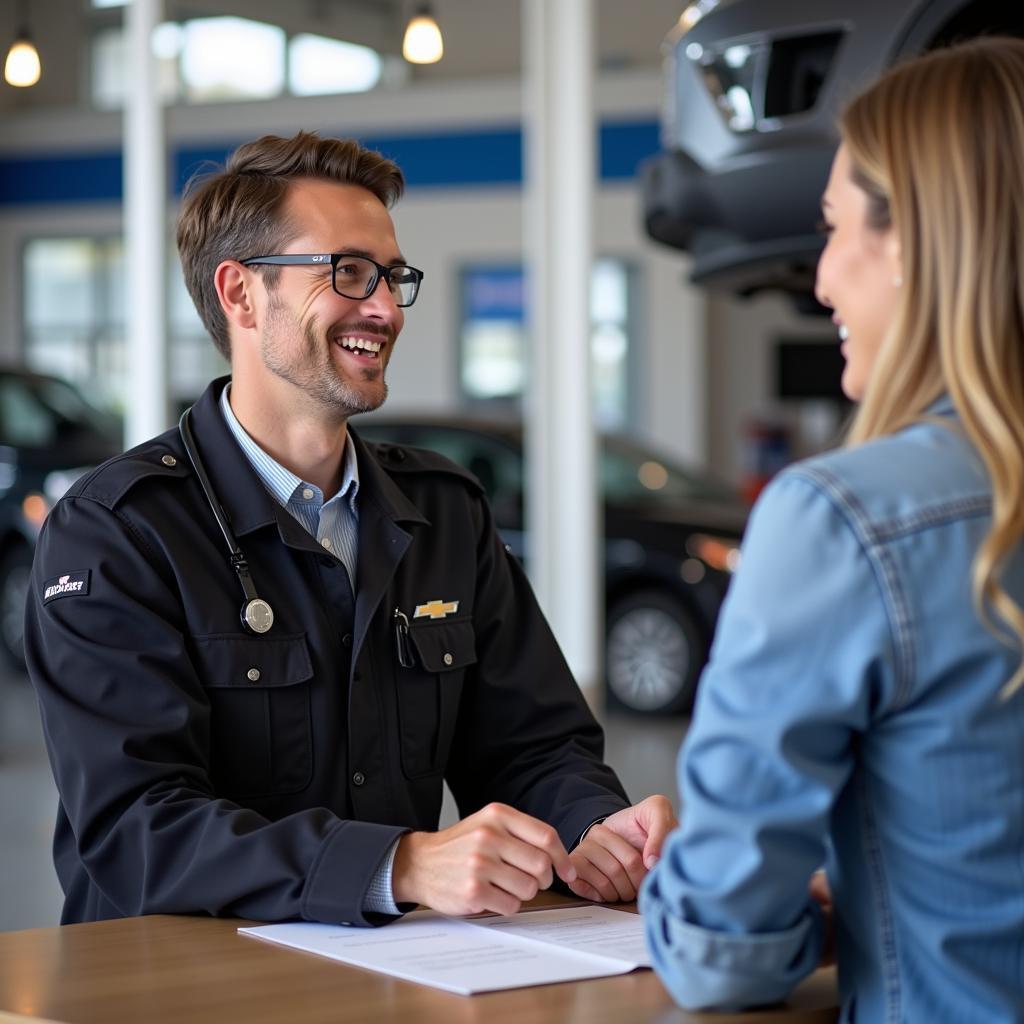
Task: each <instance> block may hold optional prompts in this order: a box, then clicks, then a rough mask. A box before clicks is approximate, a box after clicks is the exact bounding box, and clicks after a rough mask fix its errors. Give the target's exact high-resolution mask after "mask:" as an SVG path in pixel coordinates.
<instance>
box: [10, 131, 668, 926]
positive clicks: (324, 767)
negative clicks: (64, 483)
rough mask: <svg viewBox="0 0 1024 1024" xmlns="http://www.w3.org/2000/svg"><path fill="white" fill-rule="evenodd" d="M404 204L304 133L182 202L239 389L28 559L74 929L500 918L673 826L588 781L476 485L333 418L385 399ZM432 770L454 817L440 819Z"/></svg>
mask: <svg viewBox="0 0 1024 1024" xmlns="http://www.w3.org/2000/svg"><path fill="white" fill-rule="evenodd" d="M402 188H403V179H402V175H401V172H400V171H399V169H398V168H397V167H396V166H395V165H394V164H393V163H391V162H390V161H388V160H385V159H384V158H383V157H381V156H380V155H379V154H376V153H372V152H369V151H367V150H365V149H363V148H361V147H360V146H359V145H358V144H357V143H355V142H353V141H338V140H323V139H320V138H318V137H317V136H315V135H310V134H306V133H300V134H299V135H297V136H295V137H294V138H292V139H281V138H275V137H266V138H263V139H260V140H258V141H256V142H253V143H250V144H247V145H245V146H242V147H241V148H240V149H239V150H238V151H237V152H236V153H235V154H234V155H233V157H232V158H231V159H230V160H229V162H228V165H227V168H226V169H225V171H224V172H223V173H220V174H217V175H215V176H212V177H210V178H208V179H206V180H205V181H203V182H201V183H200V184H199V186H198V187H197V188H194V189H193V190H192V191H191V193H190V194H189V195H188V196H187V197H186V199H185V201H184V206H183V211H182V214H181V218H180V222H179V227H178V247H179V250H180V253H181V260H182V266H183V269H184V273H185V279H186V282H187V284H188V286H189V289H190V292H191V294H192V297H193V299H194V301H195V303H196V307H197V309H198V311H199V314H200V316H201V317H202V319H203V322H204V324H205V326H206V327H207V329H208V330H209V332H210V334H211V336H212V338H213V340H214V344H215V345H216V346H217V347H218V349H219V350H220V351H221V353H222V354H223V355H224V356H225V357H226V358H228V359H229V360H230V364H231V378H230V381H227V380H218V381H214V382H213V383H212V384H211V385H210V387H209V388H208V389H207V391H206V392H205V394H204V395H203V396H202V397H201V398H200V399H199V401H198V402H197V404H196V405H195V407H194V409H193V410H192V412H191V414H190V422H189V424H183V426H182V428H181V430H180V431H179V430H172V431H168V432H167V433H165V434H163V435H161V436H160V437H157V438H155V439H154V440H153V441H150V442H148V443H146V444H143V445H140V446H139V447H137V448H135V449H133V450H132V451H130V452H127V453H126V454H124V455H122V456H120V457H118V458H116V459H114V460H112V461H111V462H108V463H107V464H105V465H104V466H101V467H100V468H99V469H98V470H96V471H95V472H94V473H92V474H91V475H89V476H87V477H85V478H84V479H83V480H81V481H80V482H79V483H78V484H76V485H75V487H73V488H72V489H71V491H70V492H69V493H68V495H67V496H66V497H65V498H64V499H63V500H62V501H61V502H60V503H59V504H58V505H57V506H56V508H54V510H53V511H52V513H51V515H50V517H49V521H48V522H47V524H46V527H45V529H44V531H43V533H42V535H41V537H40V541H39V545H38V549H37V553H36V559H35V565H34V568H33V583H32V595H31V598H30V600H29V608H28V614H27V632H26V656H27V660H28V664H29V670H30V673H31V675H32V679H33V681H34V683H35V685H36V687H37V690H38V693H39V698H40V703H41V707H42V713H43V722H44V727H45V733H46V739H47V744H48V748H49V753H50V758H51V762H52V764H53V769H54V774H55V776H56V779H57V785H58V788H59V790H60V808H59V814H58V822H57V831H56V838H55V860H56V865H57V872H58V875H59V877H60V880H61V884H62V885H63V887H64V891H65V894H66V903H65V909H64V918H63V919H64V921H86V920H96V919H103V918H110V917H117V916H124V915H134V914H150V913H209V914H233V915H238V916H245V917H251V918H260V919H264V920H273V919H281V918H296V917H298V918H305V919H307V920H314V921H346V922H353V923H358V924H378V923H383V922H386V921H388V920H391V919H392V918H393V917H394V916H395V915H397V914H399V913H401V912H402V910H403V909H408V908H409V906H411V905H414V904H417V903H421V904H425V905H427V906H431V907H434V908H436V909H438V910H441V911H444V912H446V913H452V914H465V913H474V912H479V911H484V910H491V911H496V912H499V913H512V912H515V911H516V910H517V909H518V908H519V905H520V903H521V901H522V900H525V899H529V898H531V897H532V896H534V895H535V894H536V892H537V891H538V889H541V888H544V887H546V886H548V885H550V884H551V883H552V880H553V878H554V876H556V875H557V876H558V877H560V878H561V879H562V880H563V881H564V882H566V883H568V884H569V885H571V886H572V888H573V889H574V890H575V891H576V892H577V893H578V894H580V895H583V896H586V897H589V898H592V899H604V900H614V899H620V898H622V899H631V898H633V897H634V895H635V893H636V890H637V888H638V886H639V884H640V882H641V880H642V878H643V876H644V875H645V873H646V871H647V869H648V868H649V867H650V866H651V865H652V864H653V862H654V860H655V859H656V857H657V855H658V852H659V851H660V848H661V843H662V840H663V839H664V837H665V835H666V833H667V832H668V831H669V829H670V828H671V827H672V825H673V824H674V821H673V818H672V811H671V807H670V805H669V803H668V801H667V800H666V799H665V798H664V797H651V798H649V799H648V800H646V801H644V802H642V803H640V804H638V805H636V806H635V807H628V806H627V803H628V801H627V800H626V798H625V795H624V793H623V792H622V788H621V786H620V785H619V783H618V780H617V779H616V778H615V775H614V774H613V772H612V771H611V770H610V769H609V768H607V767H606V766H605V765H603V764H602V762H601V759H600V757H601V748H602V737H601V732H600V729H599V728H598V726H597V724H596V723H595V722H594V721H593V718H592V717H591V715H590V713H589V712H588V710H587V708H586V706H585V704H584V703H583V701H582V699H581V697H580V694H579V691H578V689H577V688H576V686H575V684H574V682H573V680H572V678H571V676H570V674H569V671H568V668H567V666H566V665H565V663H564V660H563V659H562V657H561V654H560V653H559V651H558V648H557V646H556V644H555V642H554V639H553V638H552V636H551V634H550V631H549V630H548V627H547V625H546V623H545V622H544V620H543V618H542V616H541V614H540V612H539V610H538V608H537V605H536V603H535V601H534V598H533V595H532V594H531V592H530V589H529V586H528V584H527V583H526V581H525V579H524V577H523V575H522V573H521V571H520V569H519V567H518V565H517V564H516V562H515V561H514V560H513V559H511V558H510V557H509V556H508V555H507V554H506V552H505V549H504V548H503V546H502V544H501V543H500V541H499V539H498V537H497V534H496V532H495V530H494V527H493V524H492V522H491V518H490V512H489V509H488V507H487V504H486V502H485V500H484V498H483V495H482V493H481V489H480V487H479V484H478V483H477V481H476V480H475V478H473V477H472V476H471V475H470V474H468V473H466V472H464V471H462V470H461V469H459V468H458V467H456V466H454V465H453V464H451V463H450V462H448V461H447V460H445V459H442V458H441V457H439V456H436V455H433V454H430V453H427V452H416V451H411V450H405V449H402V448H395V447H387V446H374V445H368V444H365V443H363V442H361V441H360V440H359V439H358V437H357V436H356V435H355V433H354V432H352V431H350V430H348V427H347V421H348V418H349V417H350V416H351V415H353V414H355V413H358V412H364V411H367V410H371V409H375V408H376V407H377V406H379V405H380V404H381V402H383V400H384V398H385V395H386V393H387V389H386V385H385V381H384V374H385V369H386V367H387V364H388V361H389V360H390V358H391V355H392V353H393V351H394V347H395V342H396V339H397V337H398V334H399V332H400V331H401V329H402V325H403V321H404V309H405V308H406V307H408V306H410V305H411V304H412V303H413V301H414V300H415V298H416V294H417V291H418V288H419V284H420V279H421V277H422V274H421V273H420V271H418V270H416V269H415V268H413V267H410V266H408V265H407V264H406V261H405V258H404V256H403V255H402V253H401V251H400V249H399V248H398V243H397V241H396V239H395V233H394V228H393V225H392V222H391V218H390V215H389V213H388V209H389V207H390V206H391V204H392V203H394V202H395V200H397V198H398V197H399V195H400V194H401V191H402ZM187 436H192V438H193V441H192V446H193V447H194V452H189V451H188V448H187V446H186V444H185V439H186V437H187ZM204 474H205V476H206V478H207V479H206V481H205V486H206V492H207V493H204V480H203V477H204ZM229 551H230V552H231V557H229V555H228V552H229ZM240 584H241V586H240ZM243 588H244V595H243V593H242V590H243ZM243 600H244V610H243V616H242V621H240V617H239V606H240V604H242V603H243ZM444 779H447V780H448V782H449V784H450V786H451V789H452V792H453V794H454V795H455V798H456V800H457V802H458V804H459V808H460V811H461V812H462V813H463V815H465V817H464V818H463V820H462V821H460V822H459V823H458V824H456V825H454V826H452V827H451V828H447V829H444V830H442V831H437V825H438V815H439V810H440V806H441V794H442V781H443V780H444ZM602 819H603V824H602V823H600V822H601V821H602ZM584 833H586V835H585V837H584V838H582V839H580V837H581V836H583V834H584ZM567 847H569V848H572V852H571V853H567V852H566V848H567Z"/></svg>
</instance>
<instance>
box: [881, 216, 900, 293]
mask: <svg viewBox="0 0 1024 1024" xmlns="http://www.w3.org/2000/svg"><path fill="white" fill-rule="evenodd" d="M885 255H886V259H887V260H888V262H889V267H890V269H891V271H892V284H893V287H894V288H899V287H900V285H902V284H903V250H902V249H901V248H900V240H899V236H898V235H897V234H896V232H895V230H894V229H893V228H890V229H889V236H888V238H886V240H885Z"/></svg>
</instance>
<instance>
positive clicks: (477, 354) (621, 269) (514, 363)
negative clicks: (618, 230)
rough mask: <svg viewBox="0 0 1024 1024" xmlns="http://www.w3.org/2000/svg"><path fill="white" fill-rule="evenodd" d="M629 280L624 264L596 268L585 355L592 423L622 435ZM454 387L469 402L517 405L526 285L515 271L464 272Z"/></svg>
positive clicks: (521, 385) (519, 271)
mask: <svg viewBox="0 0 1024 1024" xmlns="http://www.w3.org/2000/svg"><path fill="white" fill-rule="evenodd" d="M632 291H633V275H632V273H631V271H630V268H629V266H628V265H627V264H626V263H624V262H623V261H622V260H616V259H601V260H598V261H597V262H596V263H595V264H594V268H593V271H592V274H591V283H590V323H591V336H590V354H591V372H592V387H593V401H594V419H595V422H596V424H597V425H598V426H599V427H601V428H602V429H604V430H617V429H620V428H622V427H623V426H624V425H625V423H626V421H627V418H628V415H629V395H630V365H631V364H630V359H629V354H630V336H629V328H630V315H631V314H630V308H631V305H632V300H631V292H632ZM461 294H462V326H461V330H460V339H459V342H460V358H459V384H460V388H461V391H462V394H463V395H464V396H465V397H466V398H467V399H469V400H470V401H472V402H479V401H489V402H494V401H499V402H500V401H505V402H510V401H511V402H518V400H519V398H520V396H521V395H522V393H523V390H524V386H525V383H526V372H527V370H526V330H525V326H524V325H525V307H526V299H525V284H524V279H523V271H522V268H521V267H520V266H519V265H518V264H516V265H504V266H502V265H494V266H473V267H467V268H466V269H465V270H463V272H462V280H461Z"/></svg>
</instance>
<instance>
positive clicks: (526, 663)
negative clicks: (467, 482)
mask: <svg viewBox="0 0 1024 1024" xmlns="http://www.w3.org/2000/svg"><path fill="white" fill-rule="evenodd" d="M475 514H476V521H477V531H478V532H477V585H476V595H475V605H474V608H475V610H474V629H475V633H476V644H477V656H478V661H477V664H476V666H475V669H474V673H473V675H472V678H471V679H470V680H469V682H468V685H467V686H466V687H465V689H464V696H463V699H462V705H461V707H460V711H459V720H458V725H457V728H456V739H455V743H454V746H453V750H452V756H451V758H450V760H449V764H448V773H447V781H448V784H449V786H450V788H451V790H452V794H453V795H454V797H455V799H456V801H457V803H458V805H459V810H460V812H461V813H462V814H463V815H467V814H471V813H473V812H474V811H476V810H478V809H479V808H480V807H482V806H483V805H485V804H486V803H488V802H491V801H500V802H502V803H507V804H510V805H512V806H514V807H516V808H518V809H519V810H522V811H524V812H525V813H527V814H530V815H533V816H534V817H536V818H539V819H541V820H542V821H546V822H548V823H549V824H551V825H553V826H554V827H555V829H556V830H557V831H558V833H559V836H560V837H561V839H562V842H563V844H564V845H565V846H566V847H567V848H568V847H571V846H572V845H573V844H574V843H575V842H576V840H577V839H578V838H579V836H580V835H581V833H582V832H583V831H584V830H585V829H586V828H587V826H588V825H590V824H591V823H592V822H593V821H595V820H597V819H598V818H601V817H604V816H606V815H609V814H613V813H614V812H615V811H618V810H620V809H622V808H623V807H625V806H628V803H629V801H628V799H627V797H626V794H625V792H624V791H623V789H622V786H621V784H620V782H619V780H618V779H617V778H616V776H615V773H614V772H613V771H612V770H611V768H609V767H608V766H607V765H605V764H604V763H603V761H602V755H603V751H604V735H603V733H602V731H601V727H600V726H599V725H598V724H597V722H596V721H595V719H594V717H593V715H592V714H591V713H590V709H589V708H588V707H587V704H586V701H585V700H584V699H583V695H582V694H581V692H580V689H579V687H578V686H577V685H576V682H575V680H574V679H573V677H572V673H571V672H570V670H569V666H568V665H567V664H566V661H565V658H564V657H563V656H562V652H561V651H560V650H559V647H558V644H557V642H556V641H555V638H554V636H553V635H552V633H551V629H550V627H549V626H548V624H547V622H546V620H545V619H544V616H543V614H542V612H541V610H540V607H539V606H538V604H537V600H536V598H535V597H534V595H533V591H532V589H531V588H530V584H529V582H528V581H527V579H526V577H525V575H524V574H523V571H522V569H521V567H520V565H519V563H518V562H517V561H516V559H515V558H513V557H512V556H511V555H510V554H508V553H507V551H506V549H505V546H504V545H503V544H502V542H501V539H500V538H499V536H498V534H497V531H496V530H495V528H494V526H493V522H492V520H491V514H490V509H489V507H488V506H487V504H486V502H485V501H483V500H482V499H478V500H477V502H476V513H475Z"/></svg>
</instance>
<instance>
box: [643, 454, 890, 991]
mask: <svg viewBox="0 0 1024 1024" xmlns="http://www.w3.org/2000/svg"><path fill="white" fill-rule="evenodd" d="M892 652H893V638H892V634H891V631H890V627H889V619H888V616H887V614H886V610H885V603H884V600H883V596H882V591H881V590H880V586H879V579H878V577H877V575H876V571H875V566H874V563H873V560H872V557H871V555H870V554H869V553H868V552H867V551H866V550H865V547H864V545H863V544H862V543H861V541H860V539H859V538H858V535H857V533H856V531H855V529H854V528H853V527H852V525H851V524H850V523H849V522H848V520H847V518H846V515H845V513H843V512H841V511H840V509H839V508H838V507H837V506H835V505H834V504H833V503H832V501H831V499H830V498H829V497H828V496H826V494H825V493H823V492H822V491H821V490H820V489H819V488H818V486H817V485H816V484H815V483H813V482H812V481H811V480H810V479H807V478H803V477H801V476H799V475H796V474H792V473H789V474H784V475H783V476H782V477H781V478H777V480H776V481H775V482H774V483H773V484H772V485H771V486H770V487H769V488H768V489H767V490H766V492H765V494H764V495H763V496H762V499H761V501H760V502H759V503H758V505H757V507H756V508H755V510H754V513H753V515H752V517H751V521H750V524H749V527H748V531H747V536H746V539H745V541H744V546H743V553H742V560H741V565H740V569H739V572H738V573H737V576H736V578H735V580H734V581H733V584H732V587H731V589H730V592H729V595H728V597H727V598H726V602H725V605H724V607H723V611H722V617H721V619H720V622H719V628H718V632H717V635H716V637H715V642H714V644H713V647H712V652H711V658H710V661H709V664H708V667H707V668H706V669H705V672H704V676H703V678H702V680H701V684H700V688H699V691H698V700H697V708H696V713H695V716H694V720H693V724H692V725H691V728H690V731H689V733H688V735H687V737H686V740H685V742H684V744H683V749H682V751H681V754H680V760H679V786H680V794H681V803H682V809H683V813H682V826H681V828H680V829H679V830H677V831H676V832H675V833H673V835H672V836H670V838H669V840H668V842H667V843H666V846H665V850H664V854H663V856H662V858H661V860H660V861H659V863H658V864H657V866H656V867H655V869H654V870H653V872H652V873H651V875H650V876H649V877H648V879H647V880H646V882H645V884H644V887H643V889H642V890H641V910H642V913H643V915H644V918H645V925H646V933H647V939H648V944H649V946H650V948H651V951H652V954H653V959H654V964H655V968H656V970H657V972H658V974H659V975H660V977H661V979H662V981H663V982H664V983H665V985H666V987H668V989H669V990H670V991H671V992H672V994H673V996H674V997H675V999H676V1001H677V1002H679V1003H680V1004H681V1005H682V1006H684V1007H687V1008H690V1009H697V1008H707V1007H716V1008H736V1007H743V1006H750V1005H755V1004H761V1003H767V1002H773V1001H776V1000H778V999H781V998H783V997H784V996H785V995H786V994H787V993H788V992H789V990H790V989H791V988H792V987H793V986H794V985H795V984H796V983H797V982H798V981H800V979H801V978H803V977H804V976H805V975H807V974H809V973H810V972H811V971H812V970H813V969H814V968H815V967H816V966H817V964H818V961H819V958H820V952H821V943H822V938H823V934H822V923H821V915H820V913H819V911H818V908H817V906H816V905H815V904H814V903H813V901H812V900H811V899H810V898H809V896H808V882H809V879H810V876H811V874H812V873H813V872H814V871H815V870H816V869H817V868H819V867H820V866H821V865H822V863H823V862H824V860H825V854H826V838H827V832H828V827H829V817H830V811H831V809H832V807H833V804H834V802H835V800H836V799H837V796H838V794H839V792H840V791H841V789H842V788H843V787H844V785H845V784H846V783H847V782H848V780H849V779H850V776H851V772H852V768H853V751H854V748H855V745H856V740H857V736H858V734H860V733H862V732H863V731H864V730H865V729H866V728H867V726H868V723H869V717H870V715H871V708H872V706H876V707H877V705H878V702H879V701H880V700H881V699H882V697H881V690H882V688H883V686H884V683H883V680H885V679H886V678H887V677H891V673H890V672H889V668H888V667H887V666H888V665H889V663H891V660H892Z"/></svg>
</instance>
